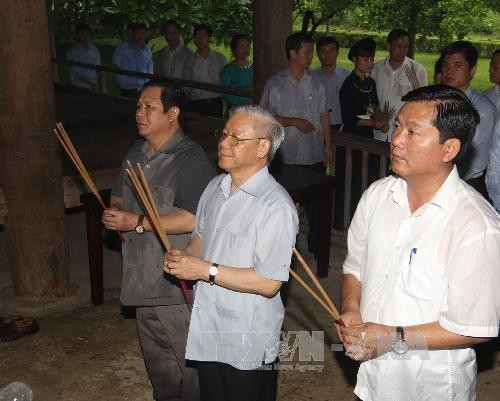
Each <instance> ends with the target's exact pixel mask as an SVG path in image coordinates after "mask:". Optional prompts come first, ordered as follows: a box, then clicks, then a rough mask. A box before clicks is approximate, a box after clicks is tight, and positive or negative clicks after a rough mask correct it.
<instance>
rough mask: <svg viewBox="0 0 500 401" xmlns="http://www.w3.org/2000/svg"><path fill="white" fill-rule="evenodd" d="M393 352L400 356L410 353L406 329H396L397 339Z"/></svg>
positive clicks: (393, 345) (399, 327)
mask: <svg viewBox="0 0 500 401" xmlns="http://www.w3.org/2000/svg"><path fill="white" fill-rule="evenodd" d="M392 350H393V351H394V353H396V354H398V355H403V354H405V353H406V351H408V343H407V342H406V340H405V330H404V327H402V326H398V327H396V339H395V340H394V343H393V344H392Z"/></svg>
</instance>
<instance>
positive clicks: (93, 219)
mask: <svg viewBox="0 0 500 401" xmlns="http://www.w3.org/2000/svg"><path fill="white" fill-rule="evenodd" d="M271 174H272V175H273V176H274V177H275V178H276V180H277V181H278V182H279V183H280V184H281V185H283V187H285V189H286V190H287V191H288V193H289V194H290V196H291V197H292V199H293V201H294V202H298V203H304V202H308V201H311V200H317V201H319V211H318V213H319V225H318V232H317V234H318V236H317V237H318V252H317V274H318V276H319V277H327V276H328V267H329V261H330V234H331V229H332V210H333V191H334V179H333V177H328V176H325V175H324V174H321V173H319V172H318V171H315V170H311V169H308V168H304V167H300V166H287V165H275V166H273V168H272V169H271ZM110 192H111V191H110V190H109V189H106V190H104V191H100V193H101V196H102V198H103V200H104V202H105V203H106V204H109V197H110ZM80 200H81V202H82V203H83V205H84V207H85V216H86V222H87V245H88V254H89V271H90V284H91V297H92V303H93V304H94V305H101V304H102V303H103V292H104V282H103V235H102V232H103V228H104V227H103V225H102V223H101V214H102V208H101V206H100V205H99V203H98V202H97V200H96V199H95V197H94V196H93V195H92V194H89V193H86V194H83V195H81V197H80Z"/></svg>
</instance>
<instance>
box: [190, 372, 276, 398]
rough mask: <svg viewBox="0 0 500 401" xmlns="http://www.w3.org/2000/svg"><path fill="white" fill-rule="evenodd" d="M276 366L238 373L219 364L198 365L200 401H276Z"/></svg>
mask: <svg viewBox="0 0 500 401" xmlns="http://www.w3.org/2000/svg"><path fill="white" fill-rule="evenodd" d="M276 365H277V364H276V363H270V364H268V365H264V366H262V367H261V368H259V369H255V370H240V369H236V368H234V367H232V366H231V365H227V364H225V363H220V362H198V363H197V367H198V374H199V379H200V394H201V401H275V400H276V387H277V379H278V371H277V370H276Z"/></svg>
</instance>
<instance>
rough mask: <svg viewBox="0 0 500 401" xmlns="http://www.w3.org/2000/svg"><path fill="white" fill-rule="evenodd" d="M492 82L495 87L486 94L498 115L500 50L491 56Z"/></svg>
mask: <svg viewBox="0 0 500 401" xmlns="http://www.w3.org/2000/svg"><path fill="white" fill-rule="evenodd" d="M490 82H491V83H492V84H494V85H495V86H494V87H493V88H491V89H488V90H487V91H485V92H484V94H485V95H486V97H487V98H488V99H490V100H491V101H492V102H493V104H494V105H495V107H496V108H497V113H498V114H500V48H499V49H496V50H495V52H494V53H493V54H492V55H491V60H490Z"/></svg>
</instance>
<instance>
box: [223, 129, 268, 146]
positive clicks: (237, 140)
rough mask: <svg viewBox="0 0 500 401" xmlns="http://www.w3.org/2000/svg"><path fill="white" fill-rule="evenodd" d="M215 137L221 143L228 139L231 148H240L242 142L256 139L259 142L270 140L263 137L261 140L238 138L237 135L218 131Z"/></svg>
mask: <svg viewBox="0 0 500 401" xmlns="http://www.w3.org/2000/svg"><path fill="white" fill-rule="evenodd" d="M215 137H216V138H217V140H218V141H219V142H220V141H223V140H224V139H226V138H227V141H228V142H229V145H231V146H238V145H239V143H240V142H244V141H253V140H255V139H257V140H259V139H269V138H263V137H259V138H238V137H237V136H236V135H231V134H226V133H225V132H223V131H216V132H215Z"/></svg>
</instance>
